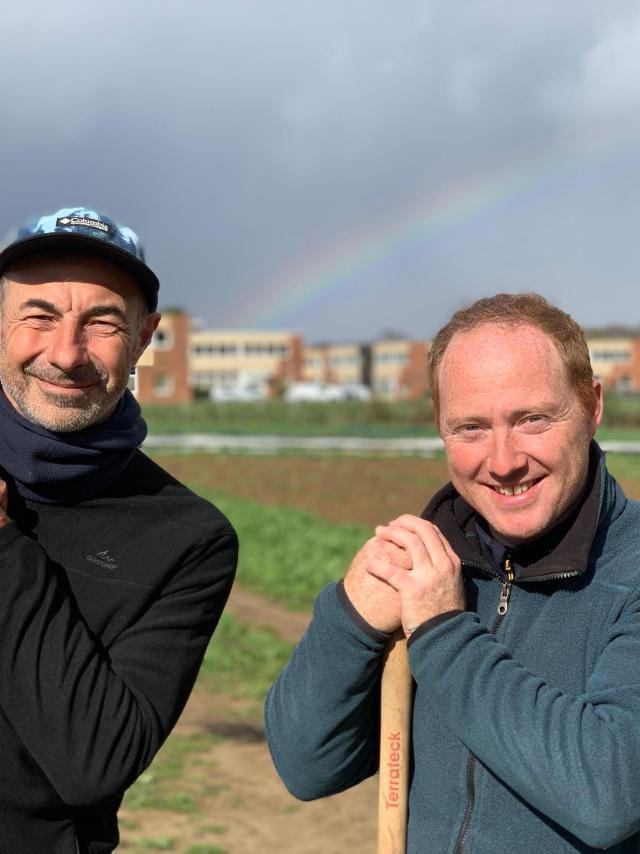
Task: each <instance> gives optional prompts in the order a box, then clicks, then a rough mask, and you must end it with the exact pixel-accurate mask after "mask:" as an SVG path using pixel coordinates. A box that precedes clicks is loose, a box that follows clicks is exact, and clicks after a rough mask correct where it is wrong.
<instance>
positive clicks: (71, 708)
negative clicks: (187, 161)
mask: <svg viewBox="0 0 640 854" xmlns="http://www.w3.org/2000/svg"><path fill="white" fill-rule="evenodd" d="M157 295H158V279H157V277H156V275H155V274H154V273H153V271H152V270H151V269H150V268H149V267H148V266H147V264H146V263H145V260H144V254H143V252H142V248H141V246H140V242H139V240H138V237H137V235H136V234H135V233H134V232H133V231H131V229H129V228H126V227H124V226H122V225H119V224H117V223H115V222H114V221H113V220H112V219H110V218H109V217H107V216H104V215H103V214H101V213H98V212H96V211H93V210H87V209H84V208H66V209H63V210H60V211H58V212H57V213H55V214H53V215H50V216H43V217H41V218H40V219H38V220H36V221H34V222H31V223H29V224H28V225H26V226H24V227H23V228H22V229H20V230H19V231H18V233H17V236H16V237H15V238H14V239H12V240H10V241H9V242H8V245H5V247H4V248H3V249H2V250H0V385H1V388H0V577H1V579H2V581H1V590H2V596H1V604H0V649H1V650H2V658H1V661H2V666H0V745H1V751H2V763H1V764H0V815H1V816H2V818H1V819H0V851H3V852H4V851H7V852H11V854H35V852H42V854H58V852H60V854H62V853H63V852H64V854H78V852H81V854H82V852H97V851H100V852H108V851H112V850H113V849H114V848H115V847H116V845H117V844H118V827H117V818H116V813H117V810H118V807H119V805H120V802H121V800H122V796H123V793H124V791H125V789H126V788H127V787H128V786H129V785H131V783H132V782H133V781H134V780H135V779H136V777H137V776H138V775H139V774H140V773H141V771H142V770H143V769H144V768H145V767H146V766H147V765H148V764H149V763H150V762H151V760H152V759H153V756H154V755H155V753H156V751H157V750H158V748H159V747H160V745H161V744H162V742H163V741H164V739H165V738H166V736H167V734H168V733H169V731H170V730H171V728H172V727H173V725H174V724H175V722H176V720H177V718H178V716H179V714H180V712H181V710H182V708H183V707H184V704H185V702H186V699H187V697H188V694H189V691H190V690H191V687H192V685H193V682H194V680H195V677H196V674H197V671H198V668H199V666H200V663H201V661H202V657H203V655H204V652H205V649H206V647H207V644H208V641H209V638H210V636H211V633H212V632H213V630H214V628H215V626H216V624H217V622H218V620H219V618H220V614H221V612H222V609H223V607H224V604H225V602H226V599H227V596H228V594H229V590H230V587H231V583H232V580H233V575H234V572H235V567H236V561H237V539H236V536H235V533H234V531H233V529H232V527H231V526H230V524H229V522H228V521H227V520H226V519H225V518H224V516H223V515H222V514H221V513H220V512H219V511H218V510H216V508H214V507H212V506H211V505H210V504H208V503H207V502H206V501H204V500H202V499H200V498H198V497H197V496H195V495H194V494H193V493H191V492H190V491H189V490H188V489H186V487H184V486H183V485H181V484H180V483H178V482H177V481H175V480H174V479H173V478H172V477H171V476H170V475H169V474H167V473H166V472H165V471H163V469H161V468H160V467H159V466H157V465H156V464H155V463H154V462H152V461H151V460H150V459H148V458H147V457H146V456H145V455H144V454H142V453H141V451H140V450H139V445H140V444H141V442H142V441H143V439H144V437H145V434H146V425H145V423H144V421H143V420H142V418H141V415H140V408H139V406H138V404H137V402H136V401H135V399H134V398H133V396H132V395H131V393H130V392H129V390H128V378H129V374H130V372H131V369H132V368H133V367H134V366H135V364H136V362H137V361H138V359H139V358H140V356H141V354H142V353H143V351H144V350H145V348H146V347H147V346H148V344H149V342H150V340H151V337H152V335H153V332H154V330H155V328H156V326H157V324H158V321H159V319H160V315H159V314H158V313H157V311H156V308H157Z"/></svg>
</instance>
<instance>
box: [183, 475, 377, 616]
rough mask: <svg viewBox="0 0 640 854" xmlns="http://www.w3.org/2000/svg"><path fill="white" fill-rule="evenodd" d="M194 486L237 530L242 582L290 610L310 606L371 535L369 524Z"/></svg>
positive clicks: (239, 569) (192, 485)
mask: <svg viewBox="0 0 640 854" xmlns="http://www.w3.org/2000/svg"><path fill="white" fill-rule="evenodd" d="M190 487H191V489H193V490H194V491H195V492H197V493H198V494H199V495H202V496H203V497H204V498H207V499H208V500H209V501H212V502H213V503H214V504H215V505H216V506H217V507H219V508H220V509H221V510H222V512H223V513H225V514H226V515H227V516H228V517H229V519H230V520H231V522H232V524H233V525H234V527H235V529H236V531H237V532H238V536H239V538H240V560H239V564H238V580H239V581H240V582H241V583H242V584H244V585H246V586H247V587H251V588H252V589H253V590H255V591H256V592H258V593H261V594H263V595H265V596H269V597H271V598H272V599H276V600H278V601H279V602H283V603H286V604H287V605H288V606H289V607H291V608H297V609H301V610H302V609H305V610H306V609H308V608H310V607H311V605H312V603H313V600H314V599H315V597H316V595H317V593H318V591H319V590H320V589H321V588H322V587H324V585H325V584H327V582H329V581H335V580H337V579H339V578H341V577H342V576H343V575H344V573H345V570H346V568H347V566H348V565H349V562H350V561H351V558H352V557H353V555H354V554H355V553H356V551H357V550H358V549H359V548H360V547H361V546H362V544H363V543H364V542H365V541H366V540H367V539H369V537H371V536H373V531H372V530H371V528H369V527H368V526H366V525H354V524H336V523H335V522H329V521H327V520H326V519H322V518H320V517H319V516H315V515H313V514H312V513H307V512H306V511H304V510H296V509H294V508H290V507H279V506H275V505H264V504H258V503H257V502H255V501H251V500H249V499H245V498H232V497H229V496H226V495H222V494H220V493H216V492H212V491H211V490H207V489H205V488H200V487H198V485H197V484H190Z"/></svg>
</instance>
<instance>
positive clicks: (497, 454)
mask: <svg viewBox="0 0 640 854" xmlns="http://www.w3.org/2000/svg"><path fill="white" fill-rule="evenodd" d="M439 388H440V419H439V428H440V433H441V435H442V438H443V439H444V443H445V448H446V452H447V459H448V463H449V471H450V474H451V480H452V482H453V485H454V486H455V487H456V489H457V490H458V492H459V493H460V494H461V495H462V496H463V497H464V498H465V499H466V500H467V501H468V502H469V504H471V506H472V507H474V509H475V510H476V511H477V512H478V513H479V514H480V515H481V516H482V517H483V518H484V519H485V520H486V521H487V523H488V524H489V527H490V529H491V531H492V532H493V534H494V536H496V537H497V538H498V539H500V540H502V541H503V542H505V543H507V544H510V545H516V544H517V543H521V542H526V541H527V540H531V539H534V538H536V537H539V536H540V535H541V534H543V533H544V532H546V531H547V530H549V529H550V528H551V527H553V526H554V525H555V524H556V523H557V522H559V521H560V520H561V519H562V518H563V517H564V516H565V515H566V514H567V513H568V512H569V510H571V509H572V507H573V506H574V505H575V504H576V502H577V501H578V499H579V497H580V495H581V493H582V490H583V489H584V486H585V483H586V478H587V469H588V461H589V442H590V441H591V439H592V438H593V436H594V434H595V431H596V428H597V426H598V424H599V423H600V418H601V416H602V397H601V389H600V385H599V384H597V383H594V409H593V412H592V413H590V414H587V413H586V412H585V410H584V408H583V407H582V406H581V405H580V403H579V401H578V398H577V397H576V394H575V391H574V389H573V388H572V387H571V385H570V383H569V379H568V376H567V371H566V368H565V366H564V364H563V362H562V359H561V357H560V354H559V352H558V349H557V348H556V346H555V344H554V343H553V341H552V340H551V339H550V338H549V337H548V336H547V335H545V334H544V333H543V332H541V331H540V330H539V329H537V328H536V327H534V326H530V325H524V324H517V325H498V324H490V323H489V324H484V325H482V326H479V327H476V328H474V329H472V330H470V331H468V332H462V333H459V334H457V335H455V336H454V337H453V339H452V340H451V342H450V344H449V346H448V347H447V349H446V351H445V354H444V357H443V359H442V363H441V365H440V370H439Z"/></svg>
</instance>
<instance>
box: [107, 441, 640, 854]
mask: <svg viewBox="0 0 640 854" xmlns="http://www.w3.org/2000/svg"><path fill="white" fill-rule="evenodd" d="M160 462H161V463H162V464H163V465H164V466H165V467H166V468H168V469H169V470H170V471H171V472H173V473H174V474H175V475H176V476H177V477H178V478H180V479H181V480H183V481H184V482H186V483H189V484H190V485H191V486H192V487H193V488H194V489H196V491H198V492H200V493H201V494H203V495H206V496H207V497H208V498H210V499H212V500H214V501H215V502H216V503H217V504H218V505H219V506H220V507H221V509H222V510H224V511H225V512H226V513H227V514H228V515H229V517H230V518H231V519H232V521H233V522H234V524H235V526H236V528H237V530H238V532H239V534H240V540H241V559H240V566H239V571H238V583H237V585H236V588H235V589H234V592H233V594H232V598H231V600H230V603H229V606H228V608H227V611H226V612H225V615H224V616H223V619H222V622H221V624H220V626H219V628H218V631H217V632H216V635H215V638H214V642H213V643H212V645H211V647H210V649H209V651H208V654H207V657H206V659H205V663H204V665H203V668H202V671H201V674H200V677H199V679H198V683H197V686H196V689H195V691H194V693H193V695H192V698H191V700H190V702H189V704H188V706H187V708H186V709H185V712H184V714H183V716H182V718H181V720H180V722H179V724H178V726H177V727H176V730H175V732H174V734H173V735H172V736H171V737H170V738H169V739H168V741H167V743H166V745H165V746H164V748H163V749H162V751H161V752H160V754H159V755H158V757H157V758H156V760H155V762H154V763H153V764H152V766H151V767H150V768H149V769H148V771H147V772H145V774H143V775H142V777H141V778H140V780H139V781H138V782H137V783H136V784H135V785H134V786H133V787H132V788H131V790H130V791H129V792H128V794H127V796H126V798H125V804H124V806H123V808H122V810H121V831H122V843H121V847H120V849H119V850H122V851H123V852H129V854H143V852H149V851H173V852H177V854H254V852H257V851H260V852H265V854H272V852H273V854H275V852H278V854H343V852H345V851H348V852H349V854H370V852H372V851H374V850H375V830H376V828H375V825H376V782H375V780H370V781H367V782H366V783H364V784H362V785H361V786H359V787H357V788H356V789H353V790H351V791H349V792H346V793H343V794H341V795H337V796H335V797H332V798H328V799H326V800H323V801H318V802H314V803H310V804H302V803H299V802H298V801H296V800H295V799H294V798H292V797H291V796H290V795H289V794H288V793H287V792H286V790H285V789H284V787H283V786H282V784H281V783H280V781H279V780H278V778H277V775H276V773H275V771H274V770H273V767H272V764H271V760H270V758H269V756H268V750H267V747H266V744H265V741H264V733H263V726H262V701H263V698H264V694H265V692H266V690H267V688H268V686H269V685H270V684H271V682H272V681H273V679H274V677H275V676H276V674H277V673H278V671H279V669H280V667H281V666H282V665H283V664H284V663H285V661H286V660H287V658H288V656H289V654H290V651H291V649H292V646H293V644H294V642H295V641H296V639H297V638H298V637H299V636H300V635H301V634H302V632H303V631H304V628H305V626H306V624H307V622H308V618H309V609H310V605H311V602H312V601H313V598H314V596H315V593H316V592H317V591H318V590H319V589H320V587H321V586H322V585H323V584H325V583H326V582H327V581H328V580H331V579H335V578H339V577H340V576H341V575H342V573H343V572H344V569H345V567H346V565H347V564H348V561H349V558H350V556H351V555H352V554H353V552H354V551H355V550H356V549H357V547H358V546H359V544H360V543H362V542H363V541H364V540H365V539H366V538H367V537H368V536H370V534H371V529H372V527H373V525H375V524H376V523H377V522H380V521H387V520H389V519H391V518H393V517H394V516H395V515H397V514H398V513H401V512H407V511H408V512H416V513H419V512H420V511H421V510H422V508H423V507H424V505H425V503H426V501H427V500H428V498H429V497H430V496H431V494H432V493H433V492H434V491H435V489H437V488H438V486H440V485H441V484H442V483H443V482H444V481H445V480H446V477H447V475H446V465H445V462H444V460H443V459H438V458H435V459H419V458H406V457H404V458H399V459H389V458H383V459H370V458H359V459H354V458H349V457H312V458H306V457H300V456H280V457H252V456H224V455H220V456H175V457H174V456H162V457H161V458H160ZM609 466H610V469H611V470H612V471H613V472H614V474H615V475H616V477H618V478H619V479H620V480H621V482H622V483H623V485H624V486H625V489H626V491H627V494H629V495H631V496H634V497H640V459H639V458H636V457H621V456H611V457H610V459H609Z"/></svg>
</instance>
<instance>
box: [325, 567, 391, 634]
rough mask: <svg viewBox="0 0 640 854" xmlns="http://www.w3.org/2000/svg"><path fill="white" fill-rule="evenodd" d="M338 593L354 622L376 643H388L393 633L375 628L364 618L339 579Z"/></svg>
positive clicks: (340, 600) (339, 599)
mask: <svg viewBox="0 0 640 854" xmlns="http://www.w3.org/2000/svg"><path fill="white" fill-rule="evenodd" d="M336 594H337V596H338V601H339V602H340V604H341V605H342V607H343V609H344V610H345V611H346V613H347V615H348V616H349V618H350V619H351V621H352V622H354V623H355V624H356V626H357V627H358V628H359V629H360V631H362V632H364V633H365V634H366V635H369V637H370V638H371V639H372V640H374V641H375V642H376V643H382V644H386V643H387V641H388V640H389V638H390V637H391V633H390V632H382V631H380V629H376V628H374V627H373V626H372V625H371V624H370V623H368V622H367V621H366V620H365V619H364V617H363V616H362V614H360V612H359V611H358V610H357V609H356V607H355V605H354V604H353V602H352V601H351V599H349V597H348V596H347V591H346V590H345V589H344V583H343V582H342V581H339V582H338V583H337V584H336Z"/></svg>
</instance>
